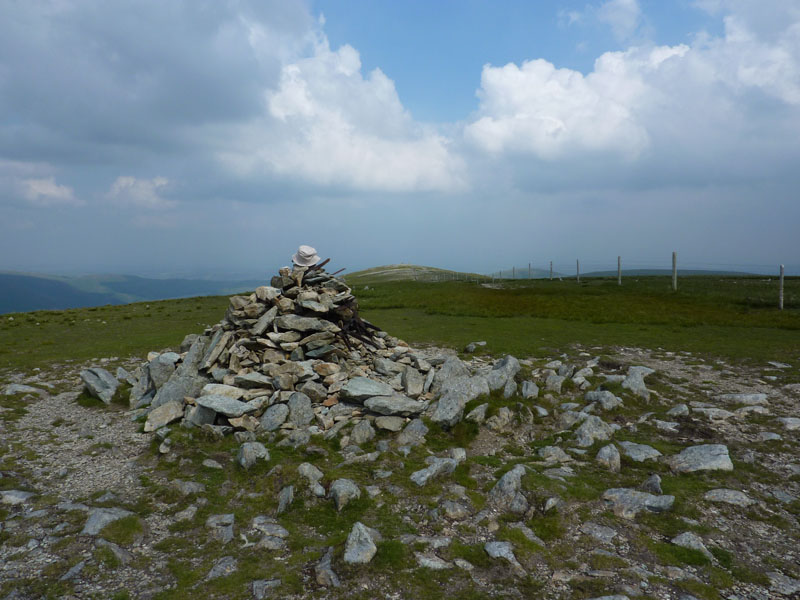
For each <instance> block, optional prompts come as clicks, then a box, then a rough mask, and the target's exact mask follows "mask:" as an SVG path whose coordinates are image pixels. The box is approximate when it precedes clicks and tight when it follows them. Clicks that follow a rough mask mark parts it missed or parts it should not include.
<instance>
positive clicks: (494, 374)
mask: <svg viewBox="0 0 800 600" xmlns="http://www.w3.org/2000/svg"><path fill="white" fill-rule="evenodd" d="M519 370H520V364H519V361H518V360H517V359H516V358H515V357H513V356H511V355H507V356H504V357H503V358H502V359H500V360H498V361H497V362H496V363H495V365H494V367H492V370H491V371H489V374H488V375H487V376H486V381H487V383H488V384H489V389H490V390H500V389H503V388H504V387H505V386H506V384H507V383H508V382H509V381H512V380H513V379H514V377H515V376H516V374H517V373H519Z"/></svg>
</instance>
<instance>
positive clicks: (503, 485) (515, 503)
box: [489, 465, 528, 514]
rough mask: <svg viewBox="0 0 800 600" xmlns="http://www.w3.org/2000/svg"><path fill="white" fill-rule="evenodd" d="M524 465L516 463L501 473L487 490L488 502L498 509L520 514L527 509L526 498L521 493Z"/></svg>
mask: <svg viewBox="0 0 800 600" xmlns="http://www.w3.org/2000/svg"><path fill="white" fill-rule="evenodd" d="M525 473H526V471H525V467H524V466H523V465H516V466H515V467H514V468H513V469H511V470H510V471H508V472H507V473H506V474H505V475H503V476H502V477H501V478H500V479H499V480H498V481H497V483H496V484H495V486H494V487H493V488H492V489H491V491H490V492H489V503H490V504H492V505H493V506H495V507H496V508H498V509H500V510H507V511H511V512H514V513H517V514H522V513H524V512H525V511H526V510H528V500H527V499H526V498H525V496H524V494H523V493H522V477H523V476H524V475H525Z"/></svg>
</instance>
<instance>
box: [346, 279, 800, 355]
mask: <svg viewBox="0 0 800 600" xmlns="http://www.w3.org/2000/svg"><path fill="white" fill-rule="evenodd" d="M668 287H669V286H668V278H663V277H640V278H637V280H635V281H634V280H631V281H629V282H627V283H626V285H623V286H622V287H619V286H617V285H616V283H615V282H614V281H611V280H607V279H602V278H598V279H591V280H585V281H583V282H582V283H581V284H580V285H578V284H576V283H575V282H569V281H565V282H557V281H553V282H551V281H541V280H536V281H533V282H527V281H518V282H513V283H512V282H509V283H506V286H505V287H504V288H503V289H488V288H483V287H480V286H476V285H474V284H468V283H465V282H445V283H438V284H437V283H419V282H413V281H412V282H385V283H380V284H375V285H373V286H371V287H370V289H369V290H358V296H359V304H360V306H361V308H362V311H363V313H364V316H365V317H366V318H367V319H368V320H370V321H372V322H373V323H375V324H376V325H378V326H380V327H382V328H384V329H386V330H387V331H390V332H392V334H394V335H397V336H399V337H402V338H403V339H405V340H407V341H409V342H414V343H421V342H429V343H445V344H448V345H451V346H455V347H458V348H461V347H463V346H464V345H465V344H466V343H468V342H470V341H474V340H476V339H483V340H486V341H487V342H488V345H487V346H486V347H485V351H486V352H492V353H497V354H499V353H506V352H507V353H512V354H516V355H523V356H524V355H548V354H552V352H553V351H554V350H556V349H563V348H565V347H567V346H569V345H571V344H574V343H576V342H580V343H582V344H584V345H605V346H611V345H621V344H624V345H632V346H643V347H650V348H655V347H662V348H665V349H667V350H689V351H693V352H706V353H710V354H712V355H717V356H725V357H730V358H753V359H763V360H772V359H780V358H781V357H783V358H784V359H785V357H786V356H791V355H796V354H797V352H798V350H800V342H798V339H797V338H798V336H797V335H796V330H797V329H798V328H800V278H793V279H791V280H787V289H788V288H790V287H791V289H792V292H791V294H790V295H791V296H792V302H791V303H789V304H787V309H786V310H784V311H782V312H781V311H778V310H776V309H775V308H774V305H775V302H772V301H771V298H773V297H777V292H776V290H773V288H774V287H775V285H774V281H773V282H766V280H765V278H758V277H752V278H749V277H740V278H726V277H692V278H687V279H686V281H685V283H683V282H682V285H681V286H680V288H679V291H678V292H677V293H675V292H671V291H670V290H669V289H668Z"/></svg>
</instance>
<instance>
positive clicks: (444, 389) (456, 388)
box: [439, 375, 490, 402]
mask: <svg viewBox="0 0 800 600" xmlns="http://www.w3.org/2000/svg"><path fill="white" fill-rule="evenodd" d="M439 391H440V393H441V395H442V396H444V395H446V394H450V393H453V394H457V395H459V396H462V397H463V398H464V400H465V402H469V401H471V400H474V399H475V398H477V397H478V396H483V395H488V394H489V391H490V390H489V384H488V382H487V380H486V377H481V376H480V375H476V376H475V377H470V376H469V375H462V376H459V377H450V378H449V379H447V380H445V381H444V382H443V383H442V385H441V387H440V389H439Z"/></svg>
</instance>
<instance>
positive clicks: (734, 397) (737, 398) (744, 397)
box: [714, 394, 767, 406]
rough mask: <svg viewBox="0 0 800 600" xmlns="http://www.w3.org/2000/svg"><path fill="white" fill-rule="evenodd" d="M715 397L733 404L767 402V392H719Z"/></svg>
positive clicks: (751, 404) (750, 404) (748, 404)
mask: <svg viewBox="0 0 800 600" xmlns="http://www.w3.org/2000/svg"><path fill="white" fill-rule="evenodd" d="M714 399H715V400H720V401H722V402H730V403H731V404H744V405H746V406H753V405H755V404H766V403H767V395H766V394H719V395H717V396H714Z"/></svg>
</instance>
